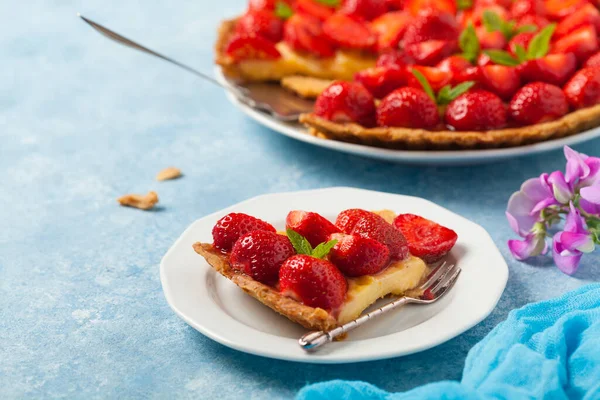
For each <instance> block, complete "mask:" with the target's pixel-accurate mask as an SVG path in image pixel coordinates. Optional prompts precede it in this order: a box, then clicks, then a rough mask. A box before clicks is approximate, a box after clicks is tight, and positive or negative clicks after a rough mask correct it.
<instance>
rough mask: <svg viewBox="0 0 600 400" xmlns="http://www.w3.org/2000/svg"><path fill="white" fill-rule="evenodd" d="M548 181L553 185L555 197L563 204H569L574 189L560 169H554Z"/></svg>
mask: <svg viewBox="0 0 600 400" xmlns="http://www.w3.org/2000/svg"><path fill="white" fill-rule="evenodd" d="M548 183H549V184H550V185H552V193H553V195H554V198H555V199H556V200H557V201H558V202H559V203H561V204H567V203H569V201H571V197H573V189H572V188H571V185H569V184H568V183H567V182H566V180H565V176H564V175H563V173H562V172H560V171H554V172H553V173H551V174H550V176H549V177H548Z"/></svg>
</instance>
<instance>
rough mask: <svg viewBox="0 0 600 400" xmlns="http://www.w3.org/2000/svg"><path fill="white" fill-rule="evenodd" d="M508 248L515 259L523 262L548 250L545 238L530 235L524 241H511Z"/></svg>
mask: <svg viewBox="0 0 600 400" xmlns="http://www.w3.org/2000/svg"><path fill="white" fill-rule="evenodd" d="M508 248H509V250H510V252H511V253H512V255H513V257H515V258H516V259H517V260H519V261H522V260H525V259H527V258H529V257H533V256H537V255H540V254H542V253H545V252H546V251H547V250H548V246H547V245H546V241H545V240H544V236H536V235H529V236H527V237H526V238H525V239H524V240H509V241H508Z"/></svg>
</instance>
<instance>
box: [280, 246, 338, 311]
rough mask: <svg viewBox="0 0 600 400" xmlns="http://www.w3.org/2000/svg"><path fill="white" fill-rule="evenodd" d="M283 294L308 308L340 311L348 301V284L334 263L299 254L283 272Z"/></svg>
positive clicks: (292, 258)
mask: <svg viewBox="0 0 600 400" xmlns="http://www.w3.org/2000/svg"><path fill="white" fill-rule="evenodd" d="M279 290H280V291H281V293H282V294H283V295H285V296H289V297H292V298H295V299H296V300H298V301H301V302H302V303H304V304H305V305H307V306H310V307H319V308H322V309H324V310H336V309H337V308H339V307H340V306H341V305H342V303H343V302H344V299H345V298H346V292H347V291H348V284H347V283H346V278H344V275H342V273H341V272H340V270H339V269H337V267H336V266H335V265H333V264H332V263H331V262H329V261H327V260H322V259H320V258H315V257H311V256H308V255H304V254H299V255H295V256H292V257H290V258H288V259H287V260H285V262H284V263H283V265H282V266H281V268H280V269H279Z"/></svg>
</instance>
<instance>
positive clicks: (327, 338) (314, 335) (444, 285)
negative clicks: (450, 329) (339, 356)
mask: <svg viewBox="0 0 600 400" xmlns="http://www.w3.org/2000/svg"><path fill="white" fill-rule="evenodd" d="M460 272H461V269H460V268H459V267H458V266H456V265H454V264H450V265H449V264H448V263H446V262H444V263H443V264H442V265H440V266H439V267H437V268H436V269H435V270H433V271H432V272H431V274H429V278H428V279H427V281H425V283H423V284H422V285H421V286H419V288H418V290H419V292H421V293H422V294H421V295H420V296H418V297H412V296H402V297H400V298H398V299H396V300H394V301H392V302H390V303H387V304H386V305H384V306H382V307H380V308H378V309H377V310H374V311H371V312H370V313H367V314H365V315H362V316H360V317H359V318H357V319H355V320H352V321H350V322H347V323H345V324H344V325H341V326H338V327H337V328H335V329H332V330H330V331H329V332H325V331H316V332H309V333H307V334H306V335H304V336H302V337H301V338H300V339H299V340H298V344H300V346H301V347H302V348H303V349H304V350H305V351H307V352H312V351H315V350H316V349H318V348H319V347H321V346H323V345H324V344H326V343H329V342H331V341H333V339H334V338H336V337H337V336H339V335H341V334H343V333H346V332H350V331H351V330H353V329H356V328H357V327H359V326H361V325H362V324H364V323H365V322H367V321H368V320H370V319H373V318H375V317H378V316H380V315H382V314H385V313H387V312H389V311H391V310H393V309H395V308H398V307H402V306H404V305H406V304H410V303H415V304H431V303H435V302H436V301H438V300H439V299H441V298H442V297H443V296H444V295H445V294H446V293H448V292H449V291H450V289H452V287H453V286H454V284H455V283H456V281H457V280H458V276H459V275H460Z"/></svg>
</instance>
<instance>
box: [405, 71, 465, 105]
mask: <svg viewBox="0 0 600 400" xmlns="http://www.w3.org/2000/svg"><path fill="white" fill-rule="evenodd" d="M412 74H413V75H414V76H415V78H417V80H418V81H419V83H420V84H421V86H422V87H423V90H424V91H425V93H427V95H428V96H429V97H431V100H433V102H434V103H435V104H437V105H439V106H445V105H447V104H449V103H450V102H451V101H452V100H454V99H456V98H457V97H458V96H460V95H461V94H463V93H465V92H466V91H467V90H469V89H471V88H472V87H473V85H475V82H473V81H467V82H462V83H459V84H458V85H456V86H454V87H453V86H451V85H446V86H444V87H442V88H441V89H440V90H439V92H438V93H437V96H436V94H435V92H434V91H433V88H432V87H431V84H430V83H429V81H428V80H427V78H426V77H425V75H423V74H422V73H421V72H420V71H418V70H417V69H414V68H413V70H412Z"/></svg>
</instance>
